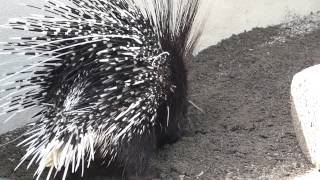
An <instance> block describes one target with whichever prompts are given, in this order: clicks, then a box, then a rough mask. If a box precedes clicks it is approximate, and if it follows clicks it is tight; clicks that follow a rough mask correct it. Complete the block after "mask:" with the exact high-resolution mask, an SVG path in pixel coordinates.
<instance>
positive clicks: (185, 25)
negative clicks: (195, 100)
mask: <svg viewBox="0 0 320 180" xmlns="http://www.w3.org/2000/svg"><path fill="white" fill-rule="evenodd" d="M137 2H138V1H137V0H114V1H105V0H69V2H68V3H70V5H67V4H64V3H62V2H60V1H55V0H47V4H46V5H44V6H43V7H36V6H33V5H27V6H29V7H32V8H35V9H37V10H43V11H45V12H46V14H48V15H32V16H30V17H25V18H20V19H13V20H12V21H11V22H10V23H9V24H7V25H6V27H9V28H12V29H16V30H25V31H33V32H37V33H39V34H40V35H38V36H31V37H21V38H16V41H12V42H8V43H6V44H4V46H6V48H5V49H3V50H2V51H1V52H2V53H5V54H19V55H21V54H22V55H30V56H31V57H28V58H27V59H23V60H22V61H26V62H28V63H29V64H28V65H26V66H23V67H21V69H20V70H18V71H15V72H12V73H8V74H6V75H5V76H3V77H2V78H1V79H0V83H4V84H5V85H2V86H1V88H2V89H1V92H2V93H4V95H2V97H1V100H6V103H3V104H2V105H1V108H2V109H1V110H2V111H1V112H2V114H9V115H10V116H9V118H8V119H7V120H9V119H11V118H12V117H14V115H15V114H16V113H18V112H23V111H27V110H28V109H30V108H33V107H38V108H40V110H39V112H38V113H37V114H36V115H35V116H34V117H33V118H34V119H35V122H34V123H32V124H31V125H30V126H32V129H31V130H29V131H28V132H27V135H28V136H29V137H28V138H27V139H25V140H24V141H22V142H21V143H20V145H23V146H27V152H26V154H25V156H24V157H23V158H22V160H21V163H22V162H24V161H25V160H26V159H27V158H29V159H30V163H29V164H30V165H31V164H32V163H35V164H36V165H37V167H38V168H37V171H36V173H35V174H36V175H37V177H38V178H39V177H40V176H41V174H42V173H43V171H45V170H46V169H48V174H47V177H48V178H49V177H50V176H51V175H52V173H57V172H58V173H59V172H62V179H65V178H66V176H67V174H68V172H72V173H76V172H77V173H80V174H81V176H83V175H84V173H85V170H84V169H85V168H87V167H90V163H92V162H103V163H104V164H105V165H106V166H108V167H119V168H121V169H122V170H123V171H125V172H126V173H128V174H140V173H141V172H143V170H144V167H145V164H147V162H148V157H149V154H150V153H151V152H152V151H153V149H154V148H155V147H157V146H158V147H159V146H161V145H163V144H165V143H170V142H174V141H175V140H177V138H178V137H179V135H180V134H179V133H180V131H179V130H180V127H179V126H180V124H181V121H182V120H183V115H184V112H185V107H186V96H187V83H186V77H187V76H186V69H185V61H186V60H187V59H188V58H190V57H191V53H192V50H193V48H194V46H195V43H196V41H197V40H198V37H199V35H200V31H195V33H192V27H193V24H194V21H195V17H196V13H197V10H198V7H199V0H178V1H172V0H151V1H147V0H142V1H140V4H139V3H138V4H139V5H137V4H136V3H137ZM177 5H178V6H177ZM37 57H46V58H43V59H41V60H37V61H34V59H35V58H37ZM22 74H23V75H24V76H21V75H22ZM26 74H27V75H28V76H25V75H26ZM97 158H98V159H99V160H97Z"/></svg>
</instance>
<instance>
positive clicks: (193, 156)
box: [0, 25, 320, 180]
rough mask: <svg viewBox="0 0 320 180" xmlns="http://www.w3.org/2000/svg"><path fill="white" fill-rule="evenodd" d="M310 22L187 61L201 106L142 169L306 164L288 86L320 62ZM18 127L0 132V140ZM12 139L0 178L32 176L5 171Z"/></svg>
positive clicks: (186, 172) (280, 171) (239, 171)
mask: <svg viewBox="0 0 320 180" xmlns="http://www.w3.org/2000/svg"><path fill="white" fill-rule="evenodd" d="M290 28H291V29H290ZM317 29H319V28H314V29H312V31H308V32H307V31H306V33H296V34H295V33H294V32H295V31H293V30H294V28H292V27H287V26H285V25H281V26H280V25H279V26H274V27H269V28H256V29H254V30H252V31H250V32H245V33H242V34H240V35H234V36H232V37H231V38H229V39H226V40H224V41H222V42H221V43H219V44H218V45H215V46H212V47H210V48H208V49H206V50H204V51H202V52H201V53H200V54H199V55H198V56H197V57H196V58H195V59H194V61H192V62H190V63H189V65H188V66H189V84H190V91H189V96H190V97H189V98H190V101H192V102H193V103H194V104H196V105H197V106H199V108H200V109H201V110H199V109H197V108H195V106H192V105H190V107H189V113H188V117H187V118H188V122H189V125H188V127H187V129H186V133H185V136H184V137H183V138H182V139H181V140H180V141H179V142H177V143H176V144H173V145H168V146H165V147H164V148H163V149H161V150H159V151H158V152H157V153H156V154H155V157H154V158H153V159H152V161H151V166H150V169H149V171H150V172H152V173H153V174H154V176H155V177H156V179H163V180H176V179H177V180H189V179H190V180H193V179H201V180H202V179H203V180H209V179H228V180H229V179H240V180H241V179H292V178H293V177H295V176H296V175H299V174H303V173H304V172H306V171H308V170H310V169H311V168H312V165H311V164H309V163H308V162H307V161H306V159H305V158H304V155H303V154H302V152H301V150H300V148H299V146H298V143H297V140H296V137H295V133H294V129H293V126H292V123H291V115H290V95H289V90H290V82H291V80H292V77H293V75H294V74H295V73H297V72H299V71H300V70H302V69H304V68H306V67H309V66H311V65H313V64H316V63H317V62H320V40H319V39H320V31H319V30H317ZM290 30H292V31H290ZM287 31H290V33H294V34H293V35H292V34H290V33H288V32H287ZM302 31H305V29H302ZM201 111H203V112H201ZM21 132H22V130H16V131H14V132H11V133H7V134H5V135H2V136H1V137H0V144H3V143H6V142H8V141H10V140H12V139H15V138H16V137H18V136H19V135H20V134H21ZM15 144H16V143H11V144H9V145H6V146H1V147H0V177H10V179H12V180H18V179H19V180H28V179H32V178H31V177H32V173H33V172H34V170H32V169H31V170H30V171H28V172H27V171H25V167H22V168H20V169H19V170H18V171H17V172H15V173H14V172H13V169H14V167H15V166H16V164H18V161H19V159H20V157H21V156H22V155H23V153H24V152H23V151H22V150H20V149H19V148H16V147H15Z"/></svg>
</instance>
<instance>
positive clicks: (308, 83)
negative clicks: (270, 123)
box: [291, 65, 320, 168]
mask: <svg viewBox="0 0 320 180" xmlns="http://www.w3.org/2000/svg"><path fill="white" fill-rule="evenodd" d="M291 102H292V109H291V111H292V117H293V118H292V119H293V123H294V128H295V131H296V134H297V138H298V141H299V144H300V146H301V149H302V151H303V152H304V154H305V155H306V156H307V158H308V159H309V160H310V161H311V162H312V163H313V164H314V165H315V166H316V167H317V168H320V65H316V66H313V67H310V68H307V69H305V70H303V71H301V72H299V73H298V74H296V75H295V76H294V78H293V81H292V84H291Z"/></svg>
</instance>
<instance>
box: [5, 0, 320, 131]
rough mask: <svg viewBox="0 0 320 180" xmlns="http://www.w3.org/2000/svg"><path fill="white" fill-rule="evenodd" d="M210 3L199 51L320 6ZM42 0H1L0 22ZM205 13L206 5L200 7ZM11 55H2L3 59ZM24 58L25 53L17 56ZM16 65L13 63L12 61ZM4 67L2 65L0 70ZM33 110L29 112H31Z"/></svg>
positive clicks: (275, 1) (282, 1)
mask: <svg viewBox="0 0 320 180" xmlns="http://www.w3.org/2000/svg"><path fill="white" fill-rule="evenodd" d="M205 1H206V2H207V3H209V2H210V3H211V4H210V6H209V7H208V6H204V7H205V8H209V12H210V15H209V16H208V19H207V24H206V28H205V29H204V34H203V36H202V38H201V40H200V43H199V47H198V48H197V50H196V51H197V52H199V51H200V50H202V49H204V48H206V47H208V46H211V45H214V44H216V43H218V42H219V41H221V40H222V39H225V38H228V37H230V36H231V35H232V34H238V33H240V32H243V31H244V30H250V29H252V28H253V27H266V26H268V25H274V24H279V23H281V22H285V21H287V20H288V19H290V18H288V17H290V14H297V15H306V14H309V13H310V12H311V11H317V10H319V9H320V3H318V0H304V1H301V0H241V1H239V0H205ZM21 2H23V3H32V4H39V3H41V2H42V1H41V0H10V1H6V0H0V9H1V11H0V24H4V23H5V22H6V20H7V19H8V18H10V17H21V16H27V15H28V14H30V13H38V12H35V11H34V10H33V9H29V8H25V7H23V6H19V5H18V4H19V3H21ZM201 12H202V13H205V9H203V11H201ZM19 35H20V33H18V32H16V31H10V30H4V29H0V41H7V40H8V37H9V36H19ZM6 58H8V57H5V56H0V59H1V61H2V60H5V59H6ZM15 58H20V59H22V58H23V57H15ZM13 66H14V65H13ZM2 70H3V67H0V73H1V72H2ZM29 114H30V113H29ZM21 116H23V118H16V119H14V120H11V121H10V122H8V123H7V124H2V123H1V122H0V134H1V133H4V132H7V131H10V130H13V129H14V128H16V127H20V126H21V125H23V124H25V123H26V121H27V120H28V116H25V115H21Z"/></svg>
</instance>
